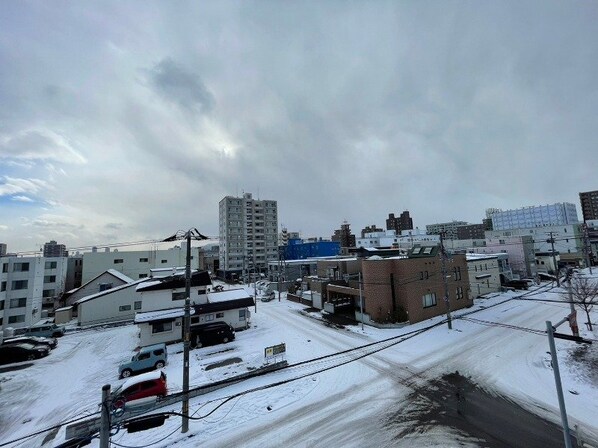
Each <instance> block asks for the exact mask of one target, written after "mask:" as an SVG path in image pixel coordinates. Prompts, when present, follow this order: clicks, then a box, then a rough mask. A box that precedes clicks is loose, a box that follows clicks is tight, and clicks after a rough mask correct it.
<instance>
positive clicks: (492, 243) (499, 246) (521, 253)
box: [469, 235, 537, 280]
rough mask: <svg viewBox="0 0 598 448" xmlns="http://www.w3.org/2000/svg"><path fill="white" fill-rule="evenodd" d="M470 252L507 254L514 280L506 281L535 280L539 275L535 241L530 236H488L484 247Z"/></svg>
mask: <svg viewBox="0 0 598 448" xmlns="http://www.w3.org/2000/svg"><path fill="white" fill-rule="evenodd" d="M469 252H471V253H478V254H500V253H504V254H507V255H508V258H509V266H510V268H511V273H512V278H505V280H518V279H522V278H534V277H535V276H536V274H537V267H536V258H535V251H534V240H533V238H532V237H531V236H529V235H524V236H508V237H506V236H504V237H489V236H488V235H487V236H486V245H485V246H484V247H473V248H470V249H469ZM501 273H503V272H501Z"/></svg>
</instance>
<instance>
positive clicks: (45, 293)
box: [42, 289, 56, 297]
mask: <svg viewBox="0 0 598 448" xmlns="http://www.w3.org/2000/svg"><path fill="white" fill-rule="evenodd" d="M55 295H56V290H55V289H44V291H43V292H42V297H54V296H55Z"/></svg>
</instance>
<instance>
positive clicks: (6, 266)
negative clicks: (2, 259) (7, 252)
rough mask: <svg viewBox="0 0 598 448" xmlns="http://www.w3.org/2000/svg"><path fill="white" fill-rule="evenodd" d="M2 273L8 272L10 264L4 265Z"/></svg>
mask: <svg viewBox="0 0 598 448" xmlns="http://www.w3.org/2000/svg"><path fill="white" fill-rule="evenodd" d="M2 272H8V263H2Z"/></svg>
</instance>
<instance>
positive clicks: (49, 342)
mask: <svg viewBox="0 0 598 448" xmlns="http://www.w3.org/2000/svg"><path fill="white" fill-rule="evenodd" d="M23 343H25V344H34V345H44V346H47V347H49V348H51V349H54V348H56V346H57V345H58V341H57V340H56V338H44V337H40V336H17V337H14V338H9V339H5V340H4V341H3V342H2V345H8V344H23Z"/></svg>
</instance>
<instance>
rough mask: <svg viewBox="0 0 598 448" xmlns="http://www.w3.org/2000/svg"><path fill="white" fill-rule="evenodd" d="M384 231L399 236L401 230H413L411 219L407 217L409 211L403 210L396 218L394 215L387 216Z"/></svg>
mask: <svg viewBox="0 0 598 448" xmlns="http://www.w3.org/2000/svg"><path fill="white" fill-rule="evenodd" d="M386 230H394V231H395V232H396V234H397V235H399V234H400V233H401V232H402V231H403V230H413V219H411V217H410V216H409V210H405V211H404V212H403V213H401V215H400V216H399V217H398V218H397V217H395V214H394V213H389V214H388V219H387V220H386Z"/></svg>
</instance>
